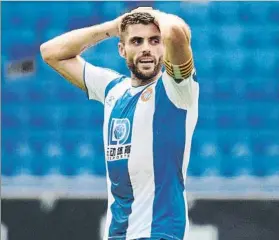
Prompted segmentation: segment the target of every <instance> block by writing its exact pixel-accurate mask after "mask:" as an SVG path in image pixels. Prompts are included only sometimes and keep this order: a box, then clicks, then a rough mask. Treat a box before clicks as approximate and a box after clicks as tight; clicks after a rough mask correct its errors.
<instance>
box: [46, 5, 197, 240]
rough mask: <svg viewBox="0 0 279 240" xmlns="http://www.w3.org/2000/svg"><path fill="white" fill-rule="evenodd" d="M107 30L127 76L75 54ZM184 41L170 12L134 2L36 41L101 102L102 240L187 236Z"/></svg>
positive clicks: (193, 96)
mask: <svg viewBox="0 0 279 240" xmlns="http://www.w3.org/2000/svg"><path fill="white" fill-rule="evenodd" d="M114 36H117V37H119V38H120V41H119V44H118V49H119V54H120V55H121V56H122V57H123V58H124V59H125V60H126V63H127V66H128V68H129V69H130V71H131V76H130V77H128V76H123V75H121V74H119V73H117V72H114V71H112V70H110V69H106V68H101V67H98V66H94V65H92V64H90V63H88V62H86V61H85V60H84V59H82V58H81V57H80V54H81V53H82V52H83V51H84V50H86V49H87V48H89V47H91V46H93V45H95V44H97V43H98V42H100V41H102V40H104V39H107V38H110V37H114ZM190 41H191V34H190V29H189V27H188V25H187V24H186V23H185V22H184V21H183V20H182V19H181V18H179V17H178V16H175V15H170V14H167V13H163V12H160V11H158V10H154V9H152V8H138V9H136V10H134V11H132V12H130V13H127V14H124V15H123V16H120V17H119V18H117V19H115V20H112V21H108V22H105V23H103V24H100V25H96V26H90V27H86V28H82V29H77V30H74V31H71V32H68V33H65V34H63V35H61V36H58V37H56V38H54V39H52V40H50V41H48V42H46V43H44V44H42V45H41V54H42V57H43V59H44V60H45V62H46V63H47V64H49V65H50V66H51V67H52V68H54V69H55V70H56V71H57V72H58V73H59V74H61V75H62V76H64V77H65V78H66V79H68V80H69V81H70V82H71V83H73V84H75V85H76V86H78V87H79V88H81V89H82V90H84V91H85V92H86V93H87V94H88V97H89V99H94V100H97V101H100V102H101V103H103V105H104V125H103V137H104V139H103V140H104V149H105V155H106V169H107V187H108V209H107V219H106V229H105V234H104V239H115V240H116V239H117V240H120V239H121V240H122V239H123V240H124V239H127V240H134V239H152V240H155V239H156V240H159V239H165V240H169V239H176V240H182V239H187V231H188V224H189V222H188V211H187V203H186V189H185V179H186V171H187V166H188V162H189V155H190V147H191V139H192V135H193V132H194V129H195V126H196V122H197V118H198V96H199V85H198V83H197V81H196V77H195V68H194V61H193V55H192V50H191V46H190ZM112 58H113V57H112ZM163 65H164V66H165V69H166V70H165V71H162V69H163V68H162V67H163Z"/></svg>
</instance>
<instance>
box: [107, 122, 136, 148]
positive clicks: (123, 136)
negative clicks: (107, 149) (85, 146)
mask: <svg viewBox="0 0 279 240" xmlns="http://www.w3.org/2000/svg"><path fill="white" fill-rule="evenodd" d="M130 128H131V126H130V121H129V119H127V118H124V119H116V118H113V119H112V121H111V125H110V138H109V144H110V145H120V144H125V143H126V141H127V139H128V137H129V134H130Z"/></svg>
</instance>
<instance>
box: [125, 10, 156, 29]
mask: <svg viewBox="0 0 279 240" xmlns="http://www.w3.org/2000/svg"><path fill="white" fill-rule="evenodd" d="M150 23H153V24H155V18H154V17H153V16H152V15H151V14H150V13H147V12H135V13H132V14H129V15H127V16H125V17H124V18H123V20H122V23H121V26H120V30H121V33H123V32H125V31H126V29H127V27H128V26H129V25H133V24H144V25H148V24H150ZM155 25H156V24H155Z"/></svg>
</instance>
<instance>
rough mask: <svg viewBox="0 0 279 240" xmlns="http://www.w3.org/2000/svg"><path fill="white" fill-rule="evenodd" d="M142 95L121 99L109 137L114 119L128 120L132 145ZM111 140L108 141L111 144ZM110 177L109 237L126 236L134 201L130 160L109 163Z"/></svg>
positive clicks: (109, 124) (113, 111)
mask: <svg viewBox="0 0 279 240" xmlns="http://www.w3.org/2000/svg"><path fill="white" fill-rule="evenodd" d="M139 96H140V93H138V94H136V95H135V96H132V95H131V94H130V93H129V91H126V92H125V94H124V95H123V96H122V97H120V98H119V99H118V100H117V102H116V104H115V106H114V108H113V110H112V112H111V114H110V119H109V123H108V131H109V132H108V135H110V132H111V131H110V126H111V124H112V122H113V119H125V118H126V119H128V120H129V122H130V132H129V135H128V138H127V140H126V141H125V143H124V144H130V143H131V138H132V129H133V120H134V112H135V107H136V104H137V102H138V98H139ZM109 141H110V139H108V144H109ZM107 167H108V175H109V178H110V181H111V193H112V195H113V197H114V202H113V203H112V205H111V206H110V210H111V212H112V220H111V224H110V227H109V237H117V236H125V235H126V231H127V228H128V219H129V215H130V214H131V211H132V209H131V206H132V203H133V201H134V196H133V189H132V186H131V181H130V175H129V171H128V159H121V160H114V161H107Z"/></svg>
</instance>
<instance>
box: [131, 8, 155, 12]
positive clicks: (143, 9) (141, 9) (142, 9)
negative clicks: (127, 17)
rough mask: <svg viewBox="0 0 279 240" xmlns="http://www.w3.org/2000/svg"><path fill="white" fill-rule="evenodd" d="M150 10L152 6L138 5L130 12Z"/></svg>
mask: <svg viewBox="0 0 279 240" xmlns="http://www.w3.org/2000/svg"><path fill="white" fill-rule="evenodd" d="M150 10H153V8H152V7H138V8H136V9H134V10H132V11H131V13H134V12H145V11H150Z"/></svg>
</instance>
